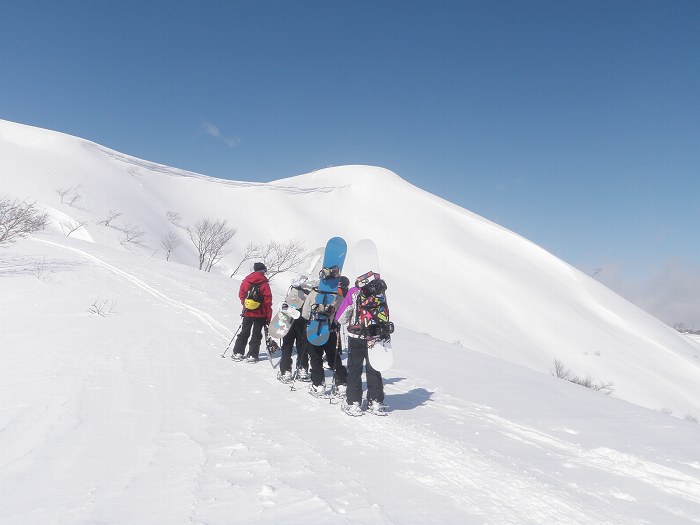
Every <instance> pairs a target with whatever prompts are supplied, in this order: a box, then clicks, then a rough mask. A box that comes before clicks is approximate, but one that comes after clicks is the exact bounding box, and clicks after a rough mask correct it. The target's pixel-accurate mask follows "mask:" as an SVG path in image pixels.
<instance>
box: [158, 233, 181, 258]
mask: <svg viewBox="0 0 700 525" xmlns="http://www.w3.org/2000/svg"><path fill="white" fill-rule="evenodd" d="M181 242H182V241H181V240H180V238H179V237H178V236H177V234H176V233H175V232H172V231H171V232H168V235H166V236H165V237H163V239H162V240H161V241H160V245H161V246H162V247H163V249H164V250H165V260H166V261H169V260H170V254H171V253H172V252H173V250H174V249H175V248H177V247H178V246H180V243H181Z"/></svg>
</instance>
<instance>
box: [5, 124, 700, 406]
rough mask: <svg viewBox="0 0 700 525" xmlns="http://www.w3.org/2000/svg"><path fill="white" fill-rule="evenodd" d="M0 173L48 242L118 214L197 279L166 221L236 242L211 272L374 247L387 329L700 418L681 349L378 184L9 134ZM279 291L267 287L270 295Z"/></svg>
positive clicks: (96, 235) (525, 253) (634, 314)
mask: <svg viewBox="0 0 700 525" xmlns="http://www.w3.org/2000/svg"><path fill="white" fill-rule="evenodd" d="M0 158H1V159H2V161H1V162H0V169H1V170H2V172H3V173H2V180H3V189H2V192H1V193H3V194H9V195H10V196H13V197H18V198H21V199H25V198H26V199H30V200H36V201H37V203H38V204H39V205H40V206H41V207H43V208H45V209H47V210H49V211H50V213H51V215H52V217H53V218H54V224H53V228H52V229H51V231H53V232H54V233H61V232H62V231H65V230H66V226H65V224H66V222H67V221H68V219H73V220H75V221H85V222H86V225H85V227H84V228H80V229H79V230H78V231H76V232H74V233H73V234H71V237H72V238H79V239H84V240H87V241H92V242H96V243H98V244H105V245H107V246H120V240H122V237H123V235H124V234H123V233H122V232H121V231H119V230H117V229H115V228H109V227H106V226H101V225H99V224H97V223H98V222H99V221H101V220H104V219H105V218H106V217H108V216H109V215H110V213H111V212H118V213H120V214H121V215H120V216H119V217H118V218H116V219H114V221H113V222H112V224H113V225H118V226H120V227H121V228H122V229H125V228H126V229H128V228H131V229H133V230H138V231H142V232H144V235H143V237H142V240H143V241H144V242H145V244H146V246H147V247H146V248H143V249H141V250H139V251H140V252H141V253H143V254H148V255H152V254H154V256H155V257H161V258H162V257H163V253H162V252H163V250H162V249H161V248H160V242H161V240H162V238H163V237H164V236H165V235H166V234H167V232H168V231H174V232H175V233H177V234H178V235H179V236H180V237H181V238H182V239H183V244H182V245H181V246H180V247H179V248H178V249H177V250H176V251H175V253H174V254H173V256H172V258H171V261H179V262H181V263H185V264H190V265H194V264H195V262H196V256H195V252H194V249H193V247H192V246H191V243H190V242H189V240H187V238H186V234H185V232H184V231H183V229H182V228H178V227H176V226H175V225H173V224H172V222H169V221H168V219H167V216H168V213H169V212H171V213H176V214H177V215H178V216H179V217H180V220H179V224H180V226H188V225H192V224H194V223H195V222H196V221H198V220H200V219H202V218H206V217H209V218H212V219H226V220H228V221H229V224H230V225H232V226H235V227H236V228H237V229H238V234H237V235H236V236H235V237H234V239H233V241H232V247H233V250H232V252H231V254H230V255H229V256H227V257H226V258H225V259H224V260H223V261H222V263H221V265H220V270H221V271H222V272H223V273H226V272H227V271H228V272H229V273H230V271H231V270H232V269H233V268H235V267H236V266H237V264H238V261H239V260H240V257H241V254H242V252H243V249H244V247H245V246H246V245H247V244H248V243H249V242H267V241H269V240H281V241H285V240H289V239H292V238H299V239H302V240H304V241H305V243H306V245H307V246H308V247H309V248H311V247H316V246H321V245H323V244H324V243H325V240H326V239H328V238H329V237H330V236H333V235H340V236H342V237H344V238H345V239H346V240H347V241H348V244H349V246H350V253H349V256H348V264H347V266H346V270H347V271H346V273H349V274H352V272H353V270H352V246H353V244H354V243H355V242H356V241H358V240H359V239H361V238H364V237H371V238H372V239H374V240H375V242H376V243H377V245H378V247H379V250H380V255H381V264H382V273H383V274H384V276H385V278H386V280H387V282H388V283H389V293H390V299H391V304H392V316H393V319H394V320H395V322H396V323H397V324H398V325H400V326H402V327H405V328H410V329H412V330H415V331H417V332H421V333H427V334H430V335H431V336H433V337H435V338H438V339H442V340H444V341H447V342H453V343H458V344H460V345H461V346H463V347H466V348H470V349H473V350H476V351H479V352H483V353H486V354H489V355H492V356H495V357H499V358H501V359H504V360H507V361H510V362H513V363H518V364H521V365H524V366H527V367H529V368H532V369H533V370H538V371H541V372H545V373H549V371H550V370H551V369H552V368H553V365H554V360H555V359H558V360H559V361H561V362H562V363H564V364H565V365H566V366H567V367H568V368H570V369H571V370H572V371H574V372H575V373H577V374H579V375H581V376H586V375H590V376H592V377H593V378H594V379H595V380H597V381H605V382H612V383H613V384H614V387H615V395H616V396H617V397H620V398H622V399H627V400H630V401H632V402H635V403H638V404H641V405H644V406H647V407H650V408H654V409H661V408H663V407H669V406H673V407H676V409H677V410H679V411H683V412H686V413H687V412H691V411H698V410H700V396H698V395H697V388H698V384H699V383H700V360H699V359H698V357H697V354H698V352H697V348H696V347H695V345H693V344H692V341H688V339H687V338H685V337H683V336H682V335H680V334H678V333H677V332H676V331H675V330H673V329H671V328H669V327H667V326H666V325H664V324H663V323H661V322H659V321H657V320H655V319H654V318H652V317H651V316H649V315H648V314H646V313H644V312H643V311H641V310H640V309H638V308H637V307H635V306H633V305H632V304H630V303H629V302H627V301H625V300H623V299H622V298H620V297H619V296H618V295H616V294H614V293H613V292H611V291H610V290H609V289H607V288H605V287H604V286H602V285H601V284H600V283H598V282H597V281H595V280H594V279H592V278H590V277H588V276H587V275H585V274H583V273H582V272H580V271H578V270H576V269H575V268H573V267H571V266H570V265H568V264H566V263H564V262H563V261H561V260H559V259H557V258H556V257H554V256H552V255H551V254H549V253H548V252H546V251H545V250H543V249H542V248H540V247H538V246H536V245H535V244H533V243H531V242H529V241H527V240H526V239H524V238H522V237H520V236H518V235H516V234H514V233H513V232H511V231H509V230H507V229H505V228H502V227H500V226H498V225H496V224H494V223H492V222H490V221H488V220H486V219H484V218H482V217H479V216H477V215H475V214H473V213H471V212H469V211H467V210H464V209H462V208H460V207H458V206H456V205H454V204H451V203H449V202H447V201H445V200H443V199H440V198H438V197H435V196H433V195H431V194H429V193H427V192H425V191H422V190H420V189H419V188H416V187H415V186H412V185H411V184H408V183H407V182H405V181H404V180H402V179H401V178H400V177H398V176H397V175H396V174H394V173H392V172H390V171H387V170H384V169H381V168H374V167H368V166H344V167H338V168H329V169H324V170H320V171H317V172H314V173H310V174H306V175H300V176H296V177H291V178H288V179H283V180H279V181H275V182H272V183H269V184H254V183H247V182H236V181H224V180H218V179H213V178H209V177H206V176H203V175H197V174H193V173H189V172H185V171H183V170H179V169H176V168H170V167H167V166H163V165H159V164H155V163H151V162H148V161H144V160H140V159H136V158H133V157H130V156H128V155H125V154H122V153H119V152H116V151H113V150H110V149H107V148H105V147H103V146H100V145H97V144H95V143H92V142H89V141H86V140H82V139H79V138H75V137H71V136H68V135H64V134H60V133H56V132H51V131H46V130H41V129H36V128H32V127H28V126H22V125H19V124H15V123H10V122H7V121H0ZM58 190H70V191H68V193H67V194H66V195H65V196H64V197H61V196H60V195H59V191H58ZM75 196H78V197H79V198H78V199H77V200H76V201H75V202H74V203H73V204H72V205H69V204H68V203H69V202H70V201H71V200H72V199H73V198H74V197H75ZM62 200H63V202H61V201H62ZM61 223H63V226H62V225H61ZM131 249H132V250H133V249H134V248H133V247H132V248H131ZM287 282H288V278H287V277H286V276H280V277H278V278H277V282H276V283H275V284H276V288H275V289H276V291H277V292H278V294H281V293H282V291H283V290H284V288H285V287H286V285H287Z"/></svg>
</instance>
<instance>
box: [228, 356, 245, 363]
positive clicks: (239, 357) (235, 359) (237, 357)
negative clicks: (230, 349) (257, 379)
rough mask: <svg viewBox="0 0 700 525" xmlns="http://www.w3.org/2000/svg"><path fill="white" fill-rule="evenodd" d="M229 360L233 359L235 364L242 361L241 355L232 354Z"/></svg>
mask: <svg viewBox="0 0 700 525" xmlns="http://www.w3.org/2000/svg"><path fill="white" fill-rule="evenodd" d="M231 359H233V360H234V361H236V362H238V361H243V354H233V355H232V356H231Z"/></svg>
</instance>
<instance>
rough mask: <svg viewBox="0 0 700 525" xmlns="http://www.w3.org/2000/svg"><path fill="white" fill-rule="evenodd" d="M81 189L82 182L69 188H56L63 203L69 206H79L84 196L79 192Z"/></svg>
mask: <svg viewBox="0 0 700 525" xmlns="http://www.w3.org/2000/svg"><path fill="white" fill-rule="evenodd" d="M79 189H80V184H78V185H77V186H71V187H69V188H56V189H55V190H54V191H55V192H56V193H58V195H59V196H60V197H61V204H68V206H71V207H73V208H77V207H78V202H79V201H80V200H81V199H82V198H83V196H82V195H81V194H80V193H78V190H79Z"/></svg>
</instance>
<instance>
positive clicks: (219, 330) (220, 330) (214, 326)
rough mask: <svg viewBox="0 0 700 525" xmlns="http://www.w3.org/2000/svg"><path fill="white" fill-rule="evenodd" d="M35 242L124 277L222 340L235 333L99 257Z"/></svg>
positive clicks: (47, 242) (192, 307)
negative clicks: (60, 250)
mask: <svg viewBox="0 0 700 525" xmlns="http://www.w3.org/2000/svg"><path fill="white" fill-rule="evenodd" d="M33 239H34V240H37V241H40V242H43V243H46V244H51V245H53V246H58V247H59V248H63V249H64V250H70V251H73V252H75V253H77V254H79V255H80V256H81V257H84V258H85V259H87V260H89V261H92V262H94V263H95V264H97V265H99V266H101V267H103V268H105V269H107V270H109V271H110V272H112V273H114V274H116V275H118V276H120V277H123V278H124V279H126V280H127V281H129V282H131V283H132V284H134V285H136V286H138V287H139V288H141V289H143V290H144V291H146V292H147V293H149V294H151V295H152V296H153V297H155V298H157V299H160V300H161V301H163V302H164V303H166V304H169V305H171V306H174V307H176V308H181V309H182V310H185V311H187V312H189V313H191V314H192V315H194V316H195V317H197V318H198V319H199V320H200V321H202V322H203V323H204V324H206V325H207V326H208V327H209V328H211V330H212V331H213V332H214V333H216V334H217V335H218V336H220V337H221V338H222V339H227V338H230V337H231V336H232V335H233V333H232V332H231V330H229V329H228V328H226V327H225V326H224V325H223V324H221V323H219V322H218V321H216V320H215V319H214V318H213V317H212V316H211V315H209V314H207V313H206V312H203V311H202V310H200V309H199V308H195V307H194V306H191V305H188V304H185V303H182V302H180V301H176V300H175V299H171V298H170V297H168V296H167V295H165V294H164V293H161V292H160V291H158V290H156V289H155V288H153V287H152V286H150V285H148V284H146V283H145V282H143V281H142V280H141V279H139V278H138V277H135V276H134V275H131V274H130V273H128V272H125V271H124V270H120V269H119V268H117V267H116V266H113V265H111V264H109V263H107V262H105V261H103V260H102V259H100V258H99V257H96V256H94V255H92V254H90V253H88V252H86V251H84V250H80V249H78V248H73V247H72V246H66V245H64V244H60V243H57V242H53V241H49V240H47V239H38V238H33Z"/></svg>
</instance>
